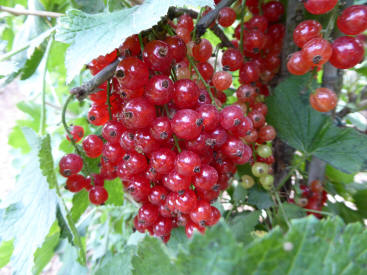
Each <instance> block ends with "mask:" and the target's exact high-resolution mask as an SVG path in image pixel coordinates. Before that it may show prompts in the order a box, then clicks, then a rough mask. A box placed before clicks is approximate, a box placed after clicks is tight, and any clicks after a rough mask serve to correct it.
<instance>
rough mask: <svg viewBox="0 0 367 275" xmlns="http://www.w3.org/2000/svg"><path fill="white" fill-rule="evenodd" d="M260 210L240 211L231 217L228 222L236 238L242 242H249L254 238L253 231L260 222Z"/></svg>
mask: <svg viewBox="0 0 367 275" xmlns="http://www.w3.org/2000/svg"><path fill="white" fill-rule="evenodd" d="M259 216H260V211H259V210H256V211H253V212H250V213H245V212H243V213H240V214H238V215H236V216H235V217H233V218H231V219H230V220H229V221H228V223H229V226H230V228H231V231H232V232H233V234H234V236H235V238H236V240H238V241H240V242H242V243H249V242H250V241H252V240H253V237H252V236H251V232H252V231H253V230H254V228H255V226H256V225H257V224H258V223H259Z"/></svg>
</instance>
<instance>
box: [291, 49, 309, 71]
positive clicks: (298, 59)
mask: <svg viewBox="0 0 367 275" xmlns="http://www.w3.org/2000/svg"><path fill="white" fill-rule="evenodd" d="M311 67H312V65H310V64H309V63H308V62H305V60H304V57H303V55H302V52H301V51H298V52H295V53H293V54H292V55H291V58H290V59H289V60H288V62H287V68H288V71H289V72H290V73H291V74H294V75H304V74H306V73H308V72H309V71H310V70H311Z"/></svg>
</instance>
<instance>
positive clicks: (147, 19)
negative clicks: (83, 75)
mask: <svg viewBox="0 0 367 275" xmlns="http://www.w3.org/2000/svg"><path fill="white" fill-rule="evenodd" d="M185 5H192V6H206V5H208V6H212V7H213V5H214V3H213V1H212V0H165V1H160V0H146V1H144V3H143V4H142V5H137V6H134V7H132V8H129V9H123V10H119V11H116V12H111V13H110V12H105V13H98V14H93V15H92V14H87V13H84V12H82V11H78V10H70V11H68V12H67V14H66V16H64V17H61V18H60V20H59V22H58V28H57V35H56V40H58V41H61V42H64V43H68V44H70V47H69V48H68V50H67V54H66V67H67V68H68V74H67V82H70V81H72V79H73V78H74V77H75V76H76V75H78V74H79V72H80V70H81V69H82V68H83V66H84V65H85V64H88V63H89V62H90V61H92V60H93V59H94V58H97V57H98V56H100V55H105V54H107V53H110V52H112V51H113V50H114V49H115V48H117V47H119V46H120V44H121V43H122V42H123V41H124V40H125V38H127V37H128V36H131V35H133V34H137V33H139V32H141V31H143V30H146V29H149V28H151V27H152V26H153V25H155V24H157V23H158V22H159V21H160V20H161V17H162V16H164V15H166V14H167V12H168V9H169V7H170V6H180V7H183V6H185ZM126 26H129V27H126ZM106 30H108V31H106Z"/></svg>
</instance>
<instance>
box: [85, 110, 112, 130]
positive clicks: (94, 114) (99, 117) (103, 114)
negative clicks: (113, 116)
mask: <svg viewBox="0 0 367 275" xmlns="http://www.w3.org/2000/svg"><path fill="white" fill-rule="evenodd" d="M108 119H109V118H108V110H107V106H105V105H102V106H100V105H92V108H90V109H89V111H88V121H89V123H90V124H92V125H95V126H101V125H103V124H105V123H106V122H107V121H108Z"/></svg>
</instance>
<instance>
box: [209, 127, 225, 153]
mask: <svg viewBox="0 0 367 275" xmlns="http://www.w3.org/2000/svg"><path fill="white" fill-rule="evenodd" d="M227 138H228V134H227V131H226V130H224V129H223V128H222V127H218V128H217V129H214V131H212V132H211V133H210V139H211V141H212V143H213V147H214V148H219V147H221V146H222V145H223V144H224V143H225V142H226V141H227Z"/></svg>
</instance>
